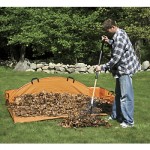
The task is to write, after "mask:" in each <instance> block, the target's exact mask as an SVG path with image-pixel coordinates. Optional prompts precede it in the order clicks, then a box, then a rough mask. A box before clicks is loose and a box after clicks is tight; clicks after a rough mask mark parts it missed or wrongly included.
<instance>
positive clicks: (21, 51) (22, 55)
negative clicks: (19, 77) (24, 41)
mask: <svg viewBox="0 0 150 150" xmlns="http://www.w3.org/2000/svg"><path fill="white" fill-rule="evenodd" d="M25 51H26V46H25V45H22V46H21V49H20V58H19V61H21V62H23V61H24V60H25Z"/></svg>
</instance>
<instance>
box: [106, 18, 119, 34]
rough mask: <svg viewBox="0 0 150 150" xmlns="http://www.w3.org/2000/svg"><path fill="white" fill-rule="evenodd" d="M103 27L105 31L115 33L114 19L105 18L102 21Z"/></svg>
mask: <svg viewBox="0 0 150 150" xmlns="http://www.w3.org/2000/svg"><path fill="white" fill-rule="evenodd" d="M103 28H104V30H105V31H107V32H109V33H115V32H116V31H117V28H118V27H117V24H116V21H114V20H112V19H107V20H105V21H104V23H103Z"/></svg>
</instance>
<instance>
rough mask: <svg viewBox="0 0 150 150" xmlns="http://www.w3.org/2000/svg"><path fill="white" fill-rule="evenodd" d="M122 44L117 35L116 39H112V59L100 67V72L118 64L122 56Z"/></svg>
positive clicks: (121, 39) (122, 41) (120, 38)
mask: <svg viewBox="0 0 150 150" xmlns="http://www.w3.org/2000/svg"><path fill="white" fill-rule="evenodd" d="M124 43H125V42H124V39H123V37H122V36H120V35H118V36H117V37H116V39H114V42H113V44H112V47H113V52H112V57H111V59H110V61H109V62H108V63H106V64H104V65H102V70H108V69H111V68H112V67H113V66H114V65H116V64H117V63H118V61H119V60H120V58H121V56H122V54H123V48H124Z"/></svg>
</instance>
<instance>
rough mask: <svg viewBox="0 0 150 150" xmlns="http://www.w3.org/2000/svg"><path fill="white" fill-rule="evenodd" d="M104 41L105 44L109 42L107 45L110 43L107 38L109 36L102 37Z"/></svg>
mask: <svg viewBox="0 0 150 150" xmlns="http://www.w3.org/2000/svg"><path fill="white" fill-rule="evenodd" d="M102 41H105V42H107V43H108V42H109V39H108V37H107V36H105V35H103V36H102Z"/></svg>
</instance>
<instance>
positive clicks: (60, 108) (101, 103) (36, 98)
mask: <svg viewBox="0 0 150 150" xmlns="http://www.w3.org/2000/svg"><path fill="white" fill-rule="evenodd" d="M90 101H91V97H90V96H86V95H83V94H77V95H75V94H68V93H47V92H40V93H38V94H24V95H21V96H18V97H15V100H14V102H13V103H9V104H8V107H9V108H11V110H12V111H13V113H14V114H15V115H16V116H21V117H33V116H54V117H56V116H63V115H67V116H68V117H66V118H65V119H64V120H63V121H62V122H61V123H60V125H61V126H63V127H87V126H95V127H97V126H102V125H103V126H109V124H108V122H106V121H104V120H102V119H101V118H100V116H99V115H98V114H100V113H102V112H105V113H109V112H111V104H109V103H108V102H107V100H103V99H98V98H96V99H94V106H93V109H92V114H91V112H90Z"/></svg>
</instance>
